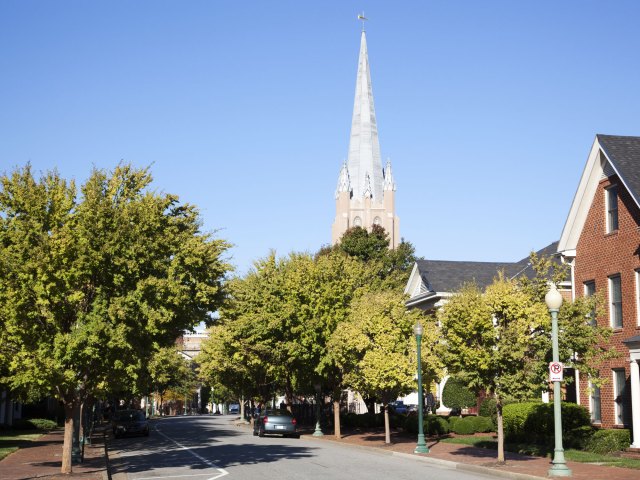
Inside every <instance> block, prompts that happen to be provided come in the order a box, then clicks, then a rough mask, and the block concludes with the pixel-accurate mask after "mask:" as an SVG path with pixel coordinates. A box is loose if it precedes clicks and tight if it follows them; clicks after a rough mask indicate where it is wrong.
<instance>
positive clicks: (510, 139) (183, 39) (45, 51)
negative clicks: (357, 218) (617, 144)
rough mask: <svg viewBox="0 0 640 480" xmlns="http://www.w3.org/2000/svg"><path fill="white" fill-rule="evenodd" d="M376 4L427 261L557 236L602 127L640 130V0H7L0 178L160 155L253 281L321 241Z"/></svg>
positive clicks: (380, 76) (399, 159) (381, 94)
mask: <svg viewBox="0 0 640 480" xmlns="http://www.w3.org/2000/svg"><path fill="white" fill-rule="evenodd" d="M362 10H364V12H365V14H366V16H367V17H368V18H369V21H368V22H367V25H366V27H367V43H368V47H369V59H370V63H371V74H372V81H373V93H374V99H375V104H376V114H377V119H378V128H379V135H380V145H381V150H382V156H383V159H386V158H388V157H389V158H391V160H392V162H393V167H394V176H395V178H396V183H397V186H398V190H397V194H396V199H397V200H396V203H397V213H398V215H399V217H400V222H401V223H400V233H401V235H402V236H403V237H404V238H405V239H406V240H409V241H411V242H412V243H413V244H414V245H415V247H416V250H417V254H418V255H419V256H424V257H426V258H431V259H447V260H479V261H480V260H484V261H515V260H518V259H520V258H523V257H525V256H526V255H527V254H528V252H529V251H531V250H532V249H539V248H542V247H544V246H545V245H547V244H548V243H550V242H552V241H554V240H557V239H558V238H559V236H560V233H561V230H562V227H563V225H564V221H565V219H566V216H567V213H568V211H569V207H570V203H571V201H572V198H573V195H574V193H575V190H576V188H577V184H578V180H579V177H580V174H581V173H582V168H583V166H584V163H585V161H586V157H587V153H588V151H589V149H590V147H591V144H592V142H593V139H594V135H595V134H596V133H606V134H616V135H640V127H639V125H638V120H639V113H640V91H639V88H638V85H640V78H639V77H640V62H638V56H639V54H640V53H639V52H640V35H638V27H637V25H638V19H639V18H640V2H637V1H615V2H614V1H589V0H566V1H562V2H558V1H546V0H536V1H528V2H527V1H518V2H516V1H492V0H487V1H484V2H477V1H471V0H468V1H438V2H435V1H406V2H401V1H398V2H385V1H365V0H360V1H358V2H355V1H350V0H347V1H345V0H342V1H337V0H336V1H323V2H319V1H316V2H299V1H297V2H296V1H272V2H266V1H244V2H237V1H231V0H229V1H180V2H178V1H171V2H170V1H109V2H106V1H104V2H97V1H96V2H87V1H72V0H66V1H58V2H53V1H30V0H22V1H17V0H2V1H0V72H2V74H1V75H0V169H1V170H3V171H9V170H11V169H12V168H13V167H15V166H22V165H24V164H25V163H26V162H31V163H32V165H33V167H34V168H35V169H36V170H39V171H46V170H50V169H53V168H57V169H58V170H59V171H60V172H61V174H62V175H63V176H65V177H69V178H70V177H73V178H75V179H76V180H78V181H82V180H84V179H85V178H86V177H87V175H88V174H89V172H90V170H91V168H92V166H96V167H99V168H106V169H110V168H112V167H114V166H115V165H116V164H117V163H119V162H120V161H125V162H131V163H133V164H135V165H137V166H149V165H151V169H152V172H153V175H154V178H155V182H154V185H155V187H156V188H157V189H158V190H162V191H166V192H171V193H175V194H178V195H179V196H180V198H181V200H183V201H185V202H190V203H195V204H196V205H198V206H199V207H200V209H201V212H202V216H203V220H204V227H205V229H207V230H219V232H218V236H221V237H223V238H225V239H227V240H228V241H230V242H231V243H233V244H234V245H235V246H234V248H233V249H232V251H231V254H232V257H233V258H232V262H233V263H234V264H235V265H236V266H237V267H238V271H239V273H243V272H244V271H246V269H247V268H248V267H249V266H250V265H251V263H252V261H253V260H255V259H257V258H260V257H263V256H265V255H267V254H268V252H269V250H270V249H275V250H276V251H277V252H278V253H279V254H282V255H284V254H286V253H288V252H290V251H315V250H317V249H318V248H319V247H320V246H321V245H323V244H326V243H328V242H329V241H330V238H331V224H332V222H333V217H334V214H335V203H334V197H333V194H334V190H335V187H336V182H337V178H338V173H339V169H340V166H341V163H342V162H343V160H344V159H345V158H346V156H347V149H348V140H349V128H350V123H351V110H352V107H353V95H354V88H355V76H356V68H357V56H358V49H359V41H360V29H361V26H360V23H359V22H358V21H357V19H356V16H357V14H358V13H359V12H360V11H362Z"/></svg>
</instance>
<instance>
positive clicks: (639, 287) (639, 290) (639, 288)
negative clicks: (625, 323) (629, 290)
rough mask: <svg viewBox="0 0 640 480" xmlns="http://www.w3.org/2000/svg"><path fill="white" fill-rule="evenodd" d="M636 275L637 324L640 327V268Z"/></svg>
mask: <svg viewBox="0 0 640 480" xmlns="http://www.w3.org/2000/svg"><path fill="white" fill-rule="evenodd" d="M634 276H635V277H636V326H638V327H640V269H639V270H635V272H634Z"/></svg>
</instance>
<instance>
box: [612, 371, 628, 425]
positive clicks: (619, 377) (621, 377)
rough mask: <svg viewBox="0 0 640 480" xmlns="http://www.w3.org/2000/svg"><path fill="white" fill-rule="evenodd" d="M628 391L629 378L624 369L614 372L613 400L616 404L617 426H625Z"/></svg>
mask: <svg viewBox="0 0 640 480" xmlns="http://www.w3.org/2000/svg"><path fill="white" fill-rule="evenodd" d="M626 389H627V376H626V374H625V371H624V369H620V370H614V371H613V399H614V402H615V414H616V420H615V423H616V424H617V425H624V421H625V418H626V412H625V406H624V397H625V393H626Z"/></svg>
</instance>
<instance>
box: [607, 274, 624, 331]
mask: <svg viewBox="0 0 640 480" xmlns="http://www.w3.org/2000/svg"><path fill="white" fill-rule="evenodd" d="M609 318H610V320H611V327H612V328H622V287H621V285H620V275H612V276H611V277H609Z"/></svg>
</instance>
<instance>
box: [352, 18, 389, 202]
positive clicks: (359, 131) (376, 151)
mask: <svg viewBox="0 0 640 480" xmlns="http://www.w3.org/2000/svg"><path fill="white" fill-rule="evenodd" d="M347 166H348V168H349V176H350V179H351V186H352V188H353V198H362V196H363V195H364V192H365V188H367V186H366V184H365V181H366V177H367V175H369V177H370V179H371V193H372V199H373V201H377V202H380V201H382V188H383V187H382V182H383V178H382V163H381V160H380V143H379V141H378V125H377V123H376V112H375V108H374V106H373V90H372V88H371V73H370V71H369V55H368V52H367V37H366V33H365V32H364V31H363V32H362V34H361V37H360V56H359V59H358V75H357V79H356V93H355V100H354V103H353V117H352V119H351V137H350V139H349V157H348V160H347Z"/></svg>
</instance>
